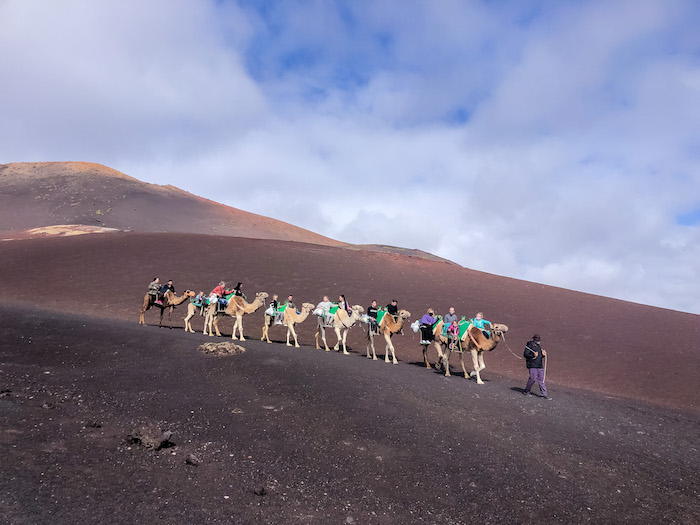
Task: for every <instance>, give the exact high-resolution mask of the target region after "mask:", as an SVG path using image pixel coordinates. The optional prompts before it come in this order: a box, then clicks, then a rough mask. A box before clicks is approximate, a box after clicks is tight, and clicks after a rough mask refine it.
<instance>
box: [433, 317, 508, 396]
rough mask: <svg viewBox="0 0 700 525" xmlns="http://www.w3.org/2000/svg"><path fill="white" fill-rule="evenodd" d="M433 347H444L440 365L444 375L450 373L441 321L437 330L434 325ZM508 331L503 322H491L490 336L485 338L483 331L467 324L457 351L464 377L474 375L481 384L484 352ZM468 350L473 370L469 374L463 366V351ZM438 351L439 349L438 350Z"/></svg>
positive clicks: (448, 357)
mask: <svg viewBox="0 0 700 525" xmlns="http://www.w3.org/2000/svg"><path fill="white" fill-rule="evenodd" d="M435 328H436V330H435V333H436V334H438V335H436V336H435V347H436V348H438V346H442V347H443V348H444V354H443V357H442V366H443V367H444V368H445V375H446V376H449V375H450V352H451V351H450V348H449V346H448V344H447V337H445V336H443V335H442V321H440V326H439V331H438V327H437V326H436V327H435ZM507 331H508V327H507V326H506V325H504V324H496V323H492V324H491V330H490V332H491V337H489V338H487V337H486V336H484V334H483V332H482V331H481V330H479V329H478V328H477V327H476V326H474V325H471V324H470V325H469V327H467V330H466V332H465V333H464V335H463V336H462V339H461V340H460V348H461V350H457V352H459V364H460V365H461V366H462V371H463V372H464V377H465V379H469V378H470V377H475V378H476V382H477V384H479V385H483V384H484V382H483V381H482V380H481V374H480V372H481V371H482V370H483V369H484V368H486V365H484V352H490V351H491V350H493V349H494V348H496V345H498V343H499V342H500V340H501V338H502V337H503V334H504V333H506V332H507ZM467 351H468V352H470V353H471V355H472V364H473V366H474V371H473V372H472V373H471V374H470V373H468V372H467V369H466V368H465V366H464V352H467ZM438 352H440V350H438Z"/></svg>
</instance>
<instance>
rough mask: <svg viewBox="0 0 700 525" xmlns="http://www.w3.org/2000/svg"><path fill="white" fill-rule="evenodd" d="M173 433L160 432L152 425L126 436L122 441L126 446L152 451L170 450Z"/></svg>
mask: <svg viewBox="0 0 700 525" xmlns="http://www.w3.org/2000/svg"><path fill="white" fill-rule="evenodd" d="M172 436H173V432H171V431H169V430H168V431H165V432H162V431H161V430H159V429H158V428H157V427H155V426H154V425H150V426H142V427H139V428H137V429H136V430H134V431H133V432H132V433H131V434H128V435H127V436H126V438H125V439H124V442H125V443H126V444H127V445H136V446H140V447H144V448H147V449H152V450H162V449H164V448H172V447H174V446H176V445H175V443H174V442H173V441H172V440H171V438H172Z"/></svg>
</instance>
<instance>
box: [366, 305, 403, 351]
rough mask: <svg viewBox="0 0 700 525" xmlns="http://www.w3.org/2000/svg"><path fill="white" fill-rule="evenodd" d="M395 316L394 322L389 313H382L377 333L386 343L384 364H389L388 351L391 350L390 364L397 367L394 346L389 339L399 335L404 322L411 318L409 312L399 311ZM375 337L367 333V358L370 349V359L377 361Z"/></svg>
mask: <svg viewBox="0 0 700 525" xmlns="http://www.w3.org/2000/svg"><path fill="white" fill-rule="evenodd" d="M396 315H397V317H398V321H395V320H394V316H393V315H391V312H386V313H384V316H383V317H382V319H381V321H379V327H378V331H377V332H378V333H379V334H381V335H383V336H384V340H385V341H386V348H385V349H384V361H385V362H386V363H388V362H389V350H391V358H392V361H391V362H393V363H394V364H395V365H398V364H399V362H398V361H397V360H396V353H395V352H394V345H393V344H392V342H391V337H392V336H393V335H394V334H396V333H399V332H400V331H401V329H402V328H403V325H404V323H405V322H406V320H407V319H409V318H410V317H411V312H409V311H407V310H399V311H398V312H397V314H396ZM375 335H376V334H374V333H373V332H372V330H368V331H367V357H368V358H369V357H370V355H369V349H370V347H371V348H372V359H374V360H376V359H377V354H376V352H375V350H374V336H375Z"/></svg>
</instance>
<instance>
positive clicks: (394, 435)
mask: <svg viewBox="0 0 700 525" xmlns="http://www.w3.org/2000/svg"><path fill="white" fill-rule="evenodd" d="M261 315H262V314H261ZM0 316H1V319H2V322H1V325H0V391H2V393H1V394H0V428H1V429H2V430H1V431H0V453H1V455H2V460H1V463H0V465H1V466H0V506H1V507H2V509H3V512H2V516H0V521H2V522H3V523H11V524H44V523H46V524H49V523H51V524H64V523H65V524H67V523H100V522H101V523H270V524H272V523H275V524H278V523H300V524H303V523H378V524H380V523H402V524H406V523H446V524H452V523H454V524H458V523H460V524H461V523H534V522H539V523H566V524H570V523H635V524H637V523H683V524H692V523H700V503H699V501H700V498H698V495H699V494H698V492H699V491H700V481H699V480H698V475H697V473H698V471H700V460H699V454H698V450H699V449H700V437H699V436H700V421H699V419H698V416H697V415H696V414H693V413H690V412H681V411H674V410H671V409H663V408H657V407H651V406H647V405H645V404H642V403H641V402H636V401H630V400H622V399H616V398H611V397H603V396H600V395H597V394H593V393H588V392H584V391H575V390H562V389H561V388H559V387H555V386H552V387H551V388H552V392H551V394H552V397H553V398H554V399H553V401H549V402H548V401H544V400H542V399H539V398H536V397H532V396H523V395H522V394H521V393H520V390H519V389H520V388H521V387H522V386H523V384H522V382H519V381H514V380H512V379H507V378H505V377H502V376H497V375H496V374H495V373H493V372H490V373H489V374H488V379H489V381H488V382H487V384H486V385H484V386H479V385H477V384H476V383H475V382H473V381H466V380H465V379H464V378H462V377H459V376H455V377H452V378H444V377H442V376H441V375H439V374H438V373H436V372H434V371H428V370H426V369H425V368H422V367H421V366H419V365H418V364H417V363H407V362H405V361H403V362H401V363H400V364H399V365H397V366H393V365H389V364H385V363H384V362H381V361H380V362H373V361H370V360H367V359H366V358H364V357H363V356H362V355H360V353H364V348H357V349H355V350H356V351H357V352H354V353H353V354H352V355H350V356H343V355H340V354H337V353H335V352H332V353H330V354H329V353H326V352H322V351H318V350H315V349H313V348H312V347H308V346H304V347H302V348H300V349H294V348H288V347H286V346H284V345H281V344H270V345H267V344H264V343H260V342H259V341H256V340H250V341H246V342H245V343H242V344H243V346H244V347H245V348H246V352H245V353H243V354H240V355H236V356H230V357H214V356H209V355H203V354H201V353H199V352H197V350H196V349H197V347H198V345H200V344H201V343H202V342H206V341H209V340H210V338H208V337H204V336H202V335H199V334H197V335H192V334H186V333H184V331H183V330H181V329H174V330H167V329H158V328H156V327H139V326H137V325H136V324H135V322H125V321H122V320H114V321H109V320H104V319H96V318H89V319H87V320H85V318H82V317H78V316H76V315H63V314H57V313H53V312H48V311H40V310H34V309H25V308H19V309H18V308H16V307H14V306H10V305H8V304H7V303H5V304H4V305H3V306H1V307H0ZM524 379H525V372H524V371H523V381H524ZM165 431H169V432H172V436H171V437H170V440H167V441H165V442H164V443H161V444H163V445H164V446H163V448H161V449H160V450H156V448H157V447H158V446H159V443H160V442H161V438H162V432H165ZM134 437H139V439H141V438H143V439H141V443H139V441H138V439H136V440H135V439H134ZM149 439H150V440H151V441H149Z"/></svg>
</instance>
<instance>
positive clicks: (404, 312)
mask: <svg viewBox="0 0 700 525" xmlns="http://www.w3.org/2000/svg"><path fill="white" fill-rule="evenodd" d="M410 317H411V312H409V311H408V310H399V318H400V319H404V320H405V319H408V318H410Z"/></svg>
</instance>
